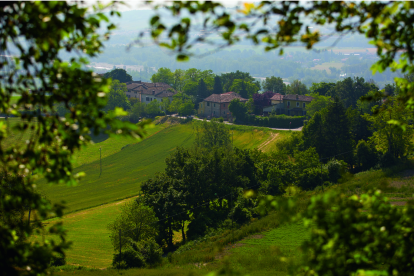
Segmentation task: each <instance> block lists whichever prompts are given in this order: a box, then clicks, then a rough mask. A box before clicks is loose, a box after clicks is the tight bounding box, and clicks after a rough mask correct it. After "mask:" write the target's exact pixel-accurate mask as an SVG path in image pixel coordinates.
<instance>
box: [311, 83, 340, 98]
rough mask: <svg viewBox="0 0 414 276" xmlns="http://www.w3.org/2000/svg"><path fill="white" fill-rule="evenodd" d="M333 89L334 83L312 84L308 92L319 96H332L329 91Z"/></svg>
mask: <svg viewBox="0 0 414 276" xmlns="http://www.w3.org/2000/svg"><path fill="white" fill-rule="evenodd" d="M334 87H335V83H333V82H318V83H312V86H311V87H310V88H309V92H310V93H311V94H318V95H321V96H332V94H331V93H332V92H331V89H332V88H334ZM312 96H313V95H312Z"/></svg>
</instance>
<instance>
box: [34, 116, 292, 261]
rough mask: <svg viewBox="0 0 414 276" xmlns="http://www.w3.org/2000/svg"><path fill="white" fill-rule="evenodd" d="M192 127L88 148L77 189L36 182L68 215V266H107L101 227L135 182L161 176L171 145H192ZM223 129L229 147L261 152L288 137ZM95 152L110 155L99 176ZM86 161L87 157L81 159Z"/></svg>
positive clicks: (163, 128)
mask: <svg viewBox="0 0 414 276" xmlns="http://www.w3.org/2000/svg"><path fill="white" fill-rule="evenodd" d="M193 124H194V122H193V123H188V124H176V125H168V124H161V125H156V126H155V127H154V128H152V129H149V130H148V131H147V132H148V135H147V137H146V138H145V139H144V140H143V141H140V142H136V143H135V144H132V145H129V146H127V147H125V148H124V149H122V150H120V148H122V147H123V146H125V145H127V144H128V143H129V141H128V140H127V139H126V138H121V139H119V140H115V139H116V138H109V139H107V140H105V141H103V142H100V143H96V144H94V145H89V146H88V147H86V148H83V149H81V151H80V152H79V153H77V155H76V157H75V158H76V159H75V160H76V161H77V162H87V161H92V162H91V163H89V164H85V165H82V166H80V167H78V168H76V171H84V172H86V174H87V176H86V177H85V178H84V179H83V180H81V181H80V182H79V184H78V185H77V186H75V187H67V186H65V185H46V184H45V183H42V182H40V183H39V186H40V188H41V189H42V191H43V192H44V193H45V194H46V196H47V197H48V198H49V199H51V200H52V202H59V201H61V200H65V201H67V206H68V207H69V209H68V210H67V212H66V213H69V212H72V213H69V214H67V215H65V216H64V218H63V219H62V220H61V221H63V223H64V226H65V228H66V229H67V230H68V239H69V240H71V241H73V246H72V249H70V250H69V251H68V259H67V261H68V263H69V264H78V265H82V266H87V267H97V268H102V267H108V266H110V265H111V261H112V255H113V251H112V245H111V244H110V240H109V238H108V236H109V232H108V230H107V229H106V226H107V225H108V223H109V222H111V221H112V220H113V218H114V217H115V216H116V214H118V213H119V207H120V206H121V204H122V203H121V202H120V201H119V200H122V199H124V198H127V197H133V196H136V195H137V194H139V188H140V183H141V182H142V181H144V180H146V179H148V178H149V177H151V176H153V175H154V174H155V173H156V172H158V171H162V170H163V169H164V167H165V163H164V160H165V158H166V157H167V156H168V155H169V154H170V153H171V152H172V151H173V150H174V149H175V148H176V147H177V146H185V147H188V146H191V144H192V143H193V141H194V134H193ZM227 127H228V128H229V129H230V133H231V134H232V140H233V143H234V145H235V146H237V147H240V148H244V149H248V148H249V149H250V148H259V149H261V150H263V151H269V150H274V149H275V148H276V146H275V145H276V143H277V141H279V139H283V138H285V137H287V136H288V135H290V133H291V132H288V131H273V130H269V129H266V128H254V127H246V126H227ZM117 143H118V144H117ZM99 147H102V148H103V149H104V151H103V153H104V152H109V149H108V148H110V150H112V151H113V152H114V154H112V155H109V156H106V157H105V156H103V159H102V168H103V169H102V171H103V173H102V176H101V177H99V152H98V154H97V153H96V152H97V151H98V149H99ZM92 154H94V155H92ZM88 156H91V157H90V158H89V159H87V157H88ZM79 160H84V161H79ZM108 203H109V204H108ZM51 221H56V219H53V220H51ZM35 238H36V239H40V238H41V237H35Z"/></svg>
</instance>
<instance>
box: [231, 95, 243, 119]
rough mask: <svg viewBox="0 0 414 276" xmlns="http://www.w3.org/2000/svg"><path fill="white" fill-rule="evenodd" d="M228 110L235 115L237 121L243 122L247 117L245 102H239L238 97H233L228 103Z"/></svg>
mask: <svg viewBox="0 0 414 276" xmlns="http://www.w3.org/2000/svg"><path fill="white" fill-rule="evenodd" d="M229 111H230V112H231V114H232V115H233V116H234V117H236V120H237V121H238V122H245V120H246V117H247V112H248V108H247V106H246V104H245V103H243V102H241V101H240V99H237V98H236V99H233V100H231V102H230V104H229Z"/></svg>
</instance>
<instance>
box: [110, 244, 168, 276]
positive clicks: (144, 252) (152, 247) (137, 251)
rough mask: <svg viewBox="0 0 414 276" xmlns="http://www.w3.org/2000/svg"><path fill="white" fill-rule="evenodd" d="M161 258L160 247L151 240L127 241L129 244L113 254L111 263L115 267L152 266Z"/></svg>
mask: <svg viewBox="0 0 414 276" xmlns="http://www.w3.org/2000/svg"><path fill="white" fill-rule="evenodd" d="M161 260H162V249H161V247H160V246H159V245H158V244H157V243H156V242H155V241H154V240H153V239H150V240H146V241H141V242H134V241H132V240H130V241H129V245H128V246H127V248H126V249H125V251H123V252H122V253H121V254H119V253H117V254H114V258H113V260H112V265H113V266H114V267H116V268H120V269H127V268H139V267H145V266H153V265H155V264H158V263H160V262H161Z"/></svg>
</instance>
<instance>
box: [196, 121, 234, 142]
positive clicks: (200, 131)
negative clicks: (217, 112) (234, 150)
mask: <svg viewBox="0 0 414 276" xmlns="http://www.w3.org/2000/svg"><path fill="white" fill-rule="evenodd" d="M222 119H223V118H222ZM194 128H195V131H196V138H195V144H196V146H197V147H201V148H206V149H212V148H214V147H226V148H228V147H230V146H231V140H230V132H229V129H228V128H227V127H226V126H225V125H224V124H221V123H219V122H218V121H216V120H211V121H210V122H207V121H205V120H204V121H202V122H201V123H199V124H195V125H194Z"/></svg>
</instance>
